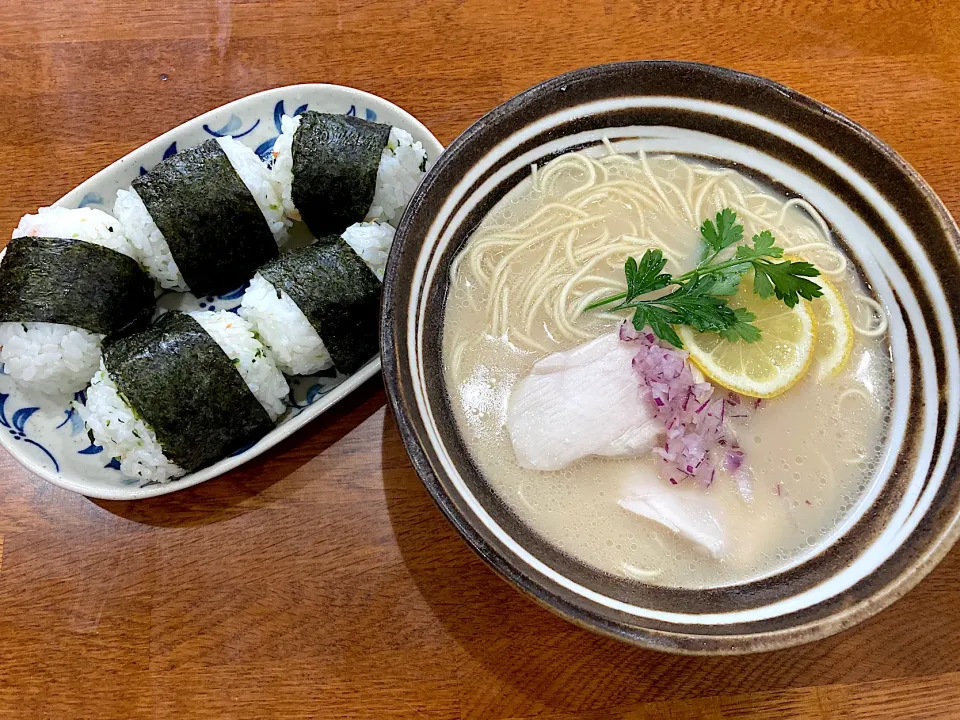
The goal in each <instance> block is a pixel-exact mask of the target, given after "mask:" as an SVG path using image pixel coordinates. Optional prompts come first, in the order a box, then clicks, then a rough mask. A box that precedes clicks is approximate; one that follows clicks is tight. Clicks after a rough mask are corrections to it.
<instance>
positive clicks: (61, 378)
mask: <svg viewBox="0 0 960 720" xmlns="http://www.w3.org/2000/svg"><path fill="white" fill-rule="evenodd" d="M102 341H103V335H101V334H99V333H91V332H87V331H86V330H81V329H80V328H78V327H73V326H72V325H61V324H59V323H47V322H24V323H19V322H5V323H0V345H2V347H0V362H2V363H3V371H4V372H5V373H6V374H7V375H9V376H10V377H12V378H14V379H16V380H19V381H21V382H25V383H31V384H35V385H36V387H37V388H38V389H40V390H41V391H43V392H45V393H48V394H51V395H53V394H58V393H63V394H70V393H75V392H77V391H78V390H83V388H84V387H86V384H87V383H88V382H90V378H91V376H92V375H93V374H94V373H95V372H96V371H97V365H98V364H99V363H100V343H101V342H102Z"/></svg>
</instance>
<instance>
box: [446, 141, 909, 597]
mask: <svg viewBox="0 0 960 720" xmlns="http://www.w3.org/2000/svg"><path fill="white" fill-rule="evenodd" d="M612 150H613V149H612V148H609V146H608V151H605V152H600V153H597V152H593V153H589V154H569V155H565V156H562V157H560V158H558V159H556V160H554V161H552V162H551V163H550V164H548V165H545V166H544V167H541V168H539V169H533V170H532V172H531V175H530V177H528V178H527V179H526V180H524V181H523V182H521V183H520V184H519V185H518V186H517V187H516V188H515V189H514V190H513V191H512V192H511V193H510V194H509V195H508V196H507V197H506V198H504V200H503V201H501V202H500V203H499V204H498V205H497V207H496V208H494V210H493V211H492V212H491V213H490V214H489V215H488V216H487V217H486V218H485V219H484V221H483V223H482V224H481V225H480V227H478V228H477V230H476V231H475V233H474V234H473V235H472V236H471V238H470V239H469V240H468V242H467V244H466V246H465V248H464V250H463V252H462V253H461V254H460V255H459V256H458V258H457V259H456V261H455V263H454V266H453V268H452V270H451V276H452V277H451V281H452V284H451V289H450V293H449V296H448V300H447V304H446V310H445V312H446V316H445V321H444V331H443V357H444V367H445V376H446V383H447V387H448V391H449V395H450V398H451V403H452V407H453V410H454V413H455V416H456V418H457V422H458V424H459V427H460V430H461V432H462V433H463V435H464V437H465V439H466V443H467V445H468V447H469V448H470V450H471V453H472V456H473V458H474V460H475V462H476V464H477V466H478V467H479V469H480V470H481V472H482V473H483V476H484V477H485V479H486V481H487V482H488V483H489V484H490V485H491V486H492V487H493V488H494V489H495V491H496V492H497V494H498V495H499V496H500V497H501V498H502V499H503V500H504V501H505V502H506V503H507V504H508V505H509V506H510V507H511V508H512V509H513V510H514V511H515V512H516V514H517V515H518V516H519V517H520V518H521V519H522V520H523V521H524V522H526V523H527V524H528V525H529V526H530V527H531V528H533V530H534V531H536V532H537V533H538V534H539V535H541V536H542V537H543V538H545V539H546V540H547V541H549V542H550V543H552V544H554V545H555V546H557V547H558V548H561V549H562V550H563V551H564V552H566V553H567V554H569V555H570V556H573V557H574V558H577V559H578V560H580V561H582V562H584V563H587V564H589V565H591V566H594V567H596V568H598V569H600V570H602V571H605V572H607V573H610V574H613V575H617V576H624V577H628V578H634V579H638V580H641V581H644V582H650V583H655V584H660V585H669V586H682V587H709V586H717V585H723V584H728V583H734V582H742V581H745V580H748V579H751V578H755V577H758V576H762V575H765V574H769V573H771V572H773V571H776V570H777V569H778V568H781V567H783V566H785V565H788V564H791V563H793V562H795V561H797V560H798V559H801V558H802V557H803V556H804V555H806V554H809V553H811V552H812V551H814V549H815V548H816V546H818V545H819V544H820V543H821V542H822V541H823V540H824V538H825V537H826V536H829V535H830V534H831V532H832V531H834V530H835V529H836V528H837V527H838V525H839V524H841V523H842V521H843V519H844V518H845V516H847V515H848V514H849V513H850V511H851V510H852V508H854V507H855V506H856V504H857V502H858V500H859V499H860V498H861V496H862V495H863V494H864V492H865V490H866V489H867V487H868V485H869V484H870V483H871V480H872V478H873V476H874V474H875V471H876V468H877V465H878V462H879V458H880V455H881V451H882V448H883V442H884V439H885V436H886V431H887V421H888V418H887V416H886V411H887V409H888V408H889V403H890V391H891V377H890V373H891V369H890V359H889V350H888V346H887V342H886V338H885V330H886V317H885V315H884V311H883V308H882V306H881V305H880V304H879V303H877V302H876V300H875V299H874V298H873V297H872V296H871V294H870V292H869V290H868V289H867V288H865V287H864V285H863V283H862V282H861V280H860V279H859V278H858V276H857V273H856V272H855V269H854V266H853V264H852V263H851V262H850V260H849V258H848V257H846V255H845V254H844V252H843V250H842V249H841V248H840V247H839V246H838V245H837V244H836V242H835V240H834V238H833V237H832V236H831V233H830V230H829V228H828V226H827V225H826V224H825V223H824V222H823V220H822V219H821V218H820V216H819V215H818V214H817V212H816V210H815V209H814V208H813V207H811V206H810V205H809V204H808V203H807V202H805V201H804V200H802V199H799V198H793V199H788V198H786V197H784V196H782V195H780V194H778V193H777V192H776V191H774V190H773V189H772V188H770V187H767V186H764V185H762V184H760V183H758V182H756V181H755V180H753V179H750V178H748V177H746V176H744V175H743V174H741V173H739V172H737V171H736V170H733V169H728V168H722V167H716V166H711V165H707V164H705V163H703V162H701V161H699V160H695V159H685V158H681V157H675V156H667V155H644V154H640V155H637V154H632V155H626V154H620V153H617V152H614V151H612ZM724 208H729V209H731V210H733V211H735V212H736V214H737V220H738V222H739V223H741V224H742V225H743V237H744V242H747V241H748V239H749V238H751V237H752V236H754V235H755V234H757V233H760V232H762V231H764V230H769V231H770V232H771V233H772V234H773V236H774V237H775V238H776V242H777V244H778V245H779V246H781V247H783V248H785V249H786V253H787V256H788V257H792V258H794V259H798V258H799V259H803V260H806V261H808V262H810V263H812V264H814V265H815V266H816V268H817V269H819V270H820V272H821V275H820V277H819V278H814V280H816V281H818V282H820V281H821V280H826V281H828V282H829V283H830V285H831V286H832V287H833V288H835V289H836V291H837V293H838V294H839V297H840V298H842V301H843V302H844V303H845V305H846V307H847V308H848V309H849V319H850V327H852V333H851V335H852V337H853V343H852V350H850V352H849V355H848V359H847V360H846V361H845V362H843V363H842V367H838V368H836V369H835V371H834V372H826V368H825V367H823V364H824V363H825V362H826V361H825V360H823V359H822V358H821V357H820V356H817V355H815V356H814V359H813V361H812V364H811V365H810V366H809V369H808V370H806V372H805V373H804V374H803V376H802V378H801V379H800V381H799V382H798V383H797V384H796V385H794V386H793V387H791V388H790V389H788V390H786V391H785V392H782V394H779V395H777V396H776V397H774V398H772V399H764V400H762V401H760V402H759V403H757V402H756V401H755V400H753V398H751V397H749V396H747V395H741V396H740V398H741V404H740V405H739V406H737V407H739V408H749V410H750V412H746V413H742V415H743V417H737V418H735V419H731V418H728V419H727V420H726V421H725V422H728V423H729V425H730V434H729V435H727V436H726V437H728V438H729V437H735V438H736V444H737V445H739V451H738V452H741V453H742V466H741V467H739V468H738V469H737V470H736V472H733V470H732V469H731V468H730V467H729V463H725V462H723V461H718V462H717V463H716V470H715V473H714V474H715V477H711V480H710V481H709V483H704V482H702V481H701V482H698V481H696V480H694V479H692V478H683V477H681V478H679V479H678V478H672V477H669V476H668V475H669V473H665V471H664V470H663V460H661V457H660V456H658V455H657V454H656V453H655V452H651V451H649V450H643V451H637V452H634V453H632V454H631V453H630V452H624V451H623V450H622V448H620V449H618V450H617V452H616V453H613V454H612V455H611V456H598V455H595V454H588V455H587V456H586V457H582V458H578V459H575V460H573V461H571V462H569V463H568V464H565V465H563V466H562V467H555V468H553V467H551V468H550V469H535V468H532V467H529V466H527V467H524V466H523V465H522V464H521V462H519V461H518V455H517V448H516V446H515V444H514V440H515V438H512V437H511V432H510V430H509V428H508V420H509V417H508V414H509V412H510V407H511V406H510V403H511V395H512V394H514V393H515V391H517V388H518V384H519V383H520V381H521V379H522V378H525V377H526V376H528V375H530V374H531V372H532V371H533V370H534V363H536V362H538V361H542V360H544V359H545V358H551V357H564V356H555V354H556V353H558V352H561V351H566V350H570V349H572V348H575V347H578V346H581V345H584V344H586V343H589V342H591V341H593V340H594V339H596V338H598V337H601V336H604V335H605V334H608V333H611V332H616V331H617V330H618V328H619V327H620V324H621V323H622V322H623V320H624V319H625V318H630V313H629V312H628V311H621V312H610V311H609V307H611V306H609V305H608V306H606V307H602V308H597V309H588V306H589V305H590V304H591V303H593V302H595V301H597V300H598V299H599V298H602V297H605V296H609V295H612V294H616V293H620V292H622V291H623V290H624V287H625V279H624V262H625V260H626V259H627V258H628V257H634V258H637V259H638V260H639V259H640V257H641V255H642V254H643V253H644V252H645V251H646V250H648V249H651V248H656V249H659V250H661V251H662V253H663V256H664V257H665V258H666V260H667V263H666V268H665V272H670V273H673V275H674V276H677V275H680V274H682V273H683V272H685V271H688V270H690V269H691V268H692V267H693V266H694V265H695V264H696V263H697V262H698V261H700V259H701V258H702V256H703V250H702V246H703V239H702V235H701V230H700V228H701V224H702V223H703V221H704V220H705V219H711V218H714V217H715V216H716V214H717V213H718V212H720V211H721V210H722V209H724ZM730 252H732V250H731V251H730ZM742 282H748V280H747V279H744V280H743V281H742ZM770 302H776V300H775V299H771V300H770ZM801 302H811V304H813V303H818V302H820V303H823V302H825V301H824V299H823V298H818V299H816V300H813V301H807V300H803V301H801ZM783 308H784V311H786V310H787V308H786V306H783ZM819 329H820V333H819V335H818V337H817V339H816V342H817V343H822V344H823V345H821V346H819V347H823V346H824V345H828V344H829V343H830V342H834V341H836V337H835V335H836V333H837V332H838V331H837V330H836V329H835V328H834V327H833V326H831V325H830V324H829V323H826V324H824V323H821V325H820V328H819ZM658 344H661V345H663V344H664V343H662V342H660V341H658ZM631 347H632V346H631ZM631 352H632V350H631ZM692 372H694V374H697V378H696V379H697V380H702V378H701V377H700V376H699V375H698V373H697V371H696V369H693V371H692ZM707 380H710V378H709V377H708V378H707ZM641 385H642V382H641V380H640V379H639V378H638V385H637V387H638V388H640V386H641ZM638 391H639V390H638ZM721 392H726V391H725V390H724V389H723V388H722V387H720V386H719V385H717V386H716V389H715V395H714V397H719V396H720V395H719V393H721ZM622 395H623V393H620V394H618V395H611V396H609V397H606V396H605V397H602V398H597V401H598V402H601V403H609V405H610V407H611V408H613V407H614V406H615V405H616V406H617V407H618V408H619V410H621V411H622V410H623V408H622V407H621V406H620V405H617V404H618V403H620V402H621V399H622ZM731 397H732V396H731ZM566 401H567V398H564V397H557V398H556V403H558V404H562V403H564V402H566ZM589 401H590V398H586V399H579V400H577V402H589ZM631 402H632V400H631ZM645 402H649V398H647V399H646V400H645ZM754 406H756V409H754ZM650 407H651V408H653V410H652V411H648V410H647V409H644V412H655V411H656V407H655V406H653V405H651V406H650ZM729 407H730V406H729V405H726V404H725V405H724V408H725V409H726V408H729ZM728 412H730V410H728ZM731 414H732V415H738V414H739V413H732V412H731ZM575 416H576V415H574V416H573V417H575ZM653 422H654V421H653V420H651V423H653ZM651 427H652V428H653V429H654V430H656V429H657V428H656V426H655V424H654V425H651ZM587 429H588V428H584V429H581V430H576V427H575V426H574V427H573V429H572V430H571V428H568V427H556V428H555V432H556V433H557V437H558V438H561V439H563V440H564V441H569V443H570V445H571V446H575V445H576V443H577V440H578V434H579V435H582V434H584V432H585V431H586V430H587ZM568 431H572V432H574V434H573V436H570V437H567V436H566V433H568ZM650 442H655V441H652V440H651V441H650ZM656 442H662V440H658V441H656ZM721 443H722V444H725V443H723V441H722V440H721ZM724 449H725V448H715V451H716V450H724ZM528 465H529V463H528ZM638 479H643V482H644V483H646V487H647V488H648V489H649V488H653V489H654V490H655V492H656V493H657V494H658V495H657V497H658V498H660V499H661V500H662V501H663V502H666V503H668V504H669V507H670V508H672V510H669V511H665V512H666V513H667V514H666V516H662V515H658V516H657V519H651V517H650V514H649V512H646V513H644V512H639V513H638V512H635V511H632V510H630V509H629V507H631V506H630V504H629V502H627V501H628V500H629V499H630V498H631V497H633V494H635V492H636V491H635V489H634V488H635V485H636V482H637V481H638ZM654 484H656V485H654ZM671 512H673V513H686V514H687V515H688V516H689V518H690V519H691V522H700V518H701V515H702V517H707V516H708V520H709V528H708V530H709V533H713V534H714V536H713V539H704V537H701V536H700V535H698V534H697V532H698V531H697V529H696V528H695V527H693V528H692V529H691V528H686V526H685V524H684V523H685V522H686V519H685V517H684V516H682V515H681V516H680V519H679V520H678V519H677V516H676V514H674V515H673V516H671V515H670V513H671ZM704 513H705V514H704ZM671 518H672V519H671ZM709 533H708V534H709ZM720 540H722V542H720ZM715 541H716V542H715Z"/></svg>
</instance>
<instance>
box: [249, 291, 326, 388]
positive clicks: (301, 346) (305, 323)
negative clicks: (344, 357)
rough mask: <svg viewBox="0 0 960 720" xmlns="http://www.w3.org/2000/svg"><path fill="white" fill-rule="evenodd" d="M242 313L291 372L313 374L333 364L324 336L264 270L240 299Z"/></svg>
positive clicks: (279, 361) (289, 372)
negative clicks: (321, 337) (324, 342)
mask: <svg viewBox="0 0 960 720" xmlns="http://www.w3.org/2000/svg"><path fill="white" fill-rule="evenodd" d="M240 315H241V317H243V318H244V319H245V320H247V321H248V322H249V323H250V324H251V325H252V326H253V328H254V330H255V331H256V333H257V335H259V336H260V339H261V340H262V341H263V343H264V345H266V346H267V347H268V348H270V351H271V354H272V355H273V359H274V361H275V362H276V364H277V367H278V368H280V370H281V371H282V372H284V373H286V374H287V375H310V374H312V373H315V372H318V371H319V370H325V369H327V368H329V367H331V366H332V365H333V361H332V360H331V359H330V353H329V352H327V348H326V346H325V345H324V344H323V340H321V339H320V336H319V335H318V334H317V331H316V330H315V329H314V328H313V325H311V324H310V321H309V320H307V317H306V315H304V314H303V313H302V312H301V311H300V308H299V307H297V304H296V303H295V302H294V301H293V300H292V299H291V298H290V296H289V295H287V294H286V293H285V292H284V291H283V290H279V291H278V290H277V289H276V288H275V287H274V286H273V285H272V284H271V283H270V282H269V281H268V280H266V279H265V278H264V277H263V276H262V275H261V274H260V273H257V274H256V275H254V276H253V280H251V281H250V287H248V288H247V290H246V292H245V293H244V294H243V298H242V299H241V300H240Z"/></svg>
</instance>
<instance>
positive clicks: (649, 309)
mask: <svg viewBox="0 0 960 720" xmlns="http://www.w3.org/2000/svg"><path fill="white" fill-rule="evenodd" d="M678 322H679V320H678V318H677V316H676V315H675V314H674V313H673V312H672V311H671V310H668V309H666V308H661V307H657V306H656V305H645V306H639V307H637V309H636V312H634V314H633V327H635V328H636V329H637V330H643V329H644V328H646V327H647V326H649V327H650V329H651V330H652V331H653V334H654V335H656V336H657V337H658V338H660V339H661V340H663V341H664V342H668V343H670V344H671V345H673V346H674V347H676V348H682V347H683V341H682V340H680V336H679V335H677V331H676V330H674V329H673V326H674V325H675V324H678Z"/></svg>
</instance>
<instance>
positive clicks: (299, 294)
mask: <svg viewBox="0 0 960 720" xmlns="http://www.w3.org/2000/svg"><path fill="white" fill-rule="evenodd" d="M260 274H261V275H262V276H263V277H264V279H266V280H267V281H269V282H270V283H271V284H272V285H273V286H274V287H275V288H276V289H277V290H278V291H279V290H283V291H284V292H285V293H287V295H289V296H290V298H291V299H292V300H293V301H294V302H295V303H296V304H297V307H299V308H300V311H301V312H302V313H303V314H304V315H305V316H306V317H307V320H309V321H310V324H311V325H312V326H313V328H314V329H315V330H316V331H317V333H318V334H319V335H320V339H321V340H323V344H324V345H326V346H327V350H328V351H329V352H330V357H331V358H332V359H333V364H334V365H335V366H336V368H337V370H339V371H340V372H342V373H352V372H355V371H357V370H358V369H359V368H360V367H361V366H363V364H364V363H366V362H367V361H368V360H370V358H373V357H375V356H376V355H377V353H378V351H379V342H378V340H379V332H380V331H379V326H380V281H379V280H378V279H377V276H376V275H374V274H373V272H372V271H371V270H370V268H368V267H367V266H366V264H365V263H364V262H363V260H361V259H360V256H359V255H357V254H356V253H355V252H354V251H353V249H352V248H351V247H350V246H349V245H347V244H346V243H345V242H344V241H343V240H342V239H341V238H339V237H337V236H331V237H325V238H321V239H320V240H318V241H317V243H316V244H315V245H310V246H309V247H305V248H301V249H299V250H294V251H292V252H286V253H283V254H282V255H281V256H280V257H278V258H277V259H276V260H271V261H270V262H269V263H267V264H266V265H264V266H263V267H262V268H260Z"/></svg>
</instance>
